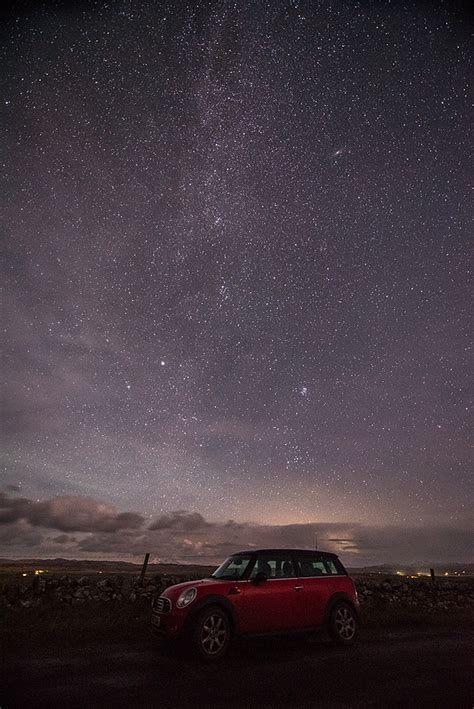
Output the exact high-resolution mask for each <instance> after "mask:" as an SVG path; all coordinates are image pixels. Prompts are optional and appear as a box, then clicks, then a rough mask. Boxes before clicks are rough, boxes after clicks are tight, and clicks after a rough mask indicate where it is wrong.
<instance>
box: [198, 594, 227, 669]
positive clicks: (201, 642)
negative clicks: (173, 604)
mask: <svg viewBox="0 0 474 709" xmlns="http://www.w3.org/2000/svg"><path fill="white" fill-rule="evenodd" d="M230 632H231V631H230V623H229V619H228V617H227V614H226V613H225V611H223V610H222V609H221V608H219V606H209V607H208V608H204V609H203V610H202V611H201V612H200V613H199V614H198V616H197V618H196V620H195V621H194V624H193V629H192V642H193V647H194V650H195V651H196V653H197V655H198V656H199V657H201V658H202V659H204V660H210V661H212V660H217V659H218V658H220V657H223V655H225V653H226V652H227V650H228V647H229V643H230Z"/></svg>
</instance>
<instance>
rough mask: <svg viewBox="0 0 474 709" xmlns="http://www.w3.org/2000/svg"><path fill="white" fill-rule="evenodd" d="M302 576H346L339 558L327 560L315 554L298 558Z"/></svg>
mask: <svg viewBox="0 0 474 709" xmlns="http://www.w3.org/2000/svg"><path fill="white" fill-rule="evenodd" d="M298 564H299V567H300V574H301V576H339V575H341V574H344V575H345V571H344V568H343V566H342V564H341V562H340V561H339V559H337V558H333V559H331V558H327V557H323V556H320V555H318V554H315V555H314V556H312V555H309V554H305V555H304V556H299V557H298Z"/></svg>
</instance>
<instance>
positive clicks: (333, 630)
mask: <svg viewBox="0 0 474 709" xmlns="http://www.w3.org/2000/svg"><path fill="white" fill-rule="evenodd" d="M328 629H329V634H330V635H331V637H332V638H333V640H335V641H336V642H338V643H339V644H341V645H350V644H351V643H352V642H354V640H355V638H356V635H357V616H356V614H355V611H354V609H353V608H352V606H350V605H349V604H348V603H336V605H335V606H334V608H333V609H332V610H331V615H330V616H329V625H328Z"/></svg>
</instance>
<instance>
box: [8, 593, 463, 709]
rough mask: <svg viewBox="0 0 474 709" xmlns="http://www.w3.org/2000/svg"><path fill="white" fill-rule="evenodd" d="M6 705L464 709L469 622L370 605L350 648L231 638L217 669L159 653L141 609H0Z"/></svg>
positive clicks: (311, 641)
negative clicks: (357, 635)
mask: <svg viewBox="0 0 474 709" xmlns="http://www.w3.org/2000/svg"><path fill="white" fill-rule="evenodd" d="M2 613H3V617H2V618H1V642H2V653H3V657H4V667H3V672H2V695H1V701H0V704H1V706H2V709H8V708H9V707H11V708H13V707H28V708H34V707H38V708H40V707H67V708H68V709H69V708H70V707H81V708H84V707H112V706H113V707H129V706H130V707H132V706H133V707H155V706H156V707H187V706H194V707H226V706H232V707H254V706H255V707H275V706H280V707H283V706H288V707H303V706H304V707H306V706H307V707H316V706H317V707H371V706H372V707H381V706H383V707H392V706H393V707H402V706H403V707H406V706H412V707H415V706H416V707H424V706H426V707H428V706H429V707H466V708H467V707H471V706H472V700H473V699H474V692H473V687H472V682H471V677H472V667H471V666H470V664H471V663H470V661H469V647H470V644H471V642H472V630H471V629H472V622H471V617H470V615H469V614H468V613H467V612H465V611H462V610H460V609H451V610H449V611H445V612H441V611H439V612H436V613H429V614H426V613H425V614H423V613H420V611H416V610H415V609H398V610H395V609H393V608H390V609H387V608H385V609H384V608H382V607H381V608H378V609H374V610H373V611H372V612H371V614H370V615H368V616H367V617H366V618H365V620H364V623H363V626H362V629H361V636H360V640H359V642H358V643H357V645H355V646H354V647H353V648H339V647H336V646H334V645H333V644H332V643H331V642H329V641H328V640H327V639H326V638H325V636H324V634H323V633H320V634H319V635H318V636H316V637H314V636H313V637H311V638H309V637H302V636H293V637H278V638H254V639H245V640H244V639H242V640H239V641H238V642H236V643H235V645H234V647H233V648H232V650H231V652H230V654H229V656H228V657H227V658H225V659H224V660H223V661H222V662H220V663H218V665H217V666H212V667H208V666H203V665H202V664H200V663H197V662H195V661H193V660H191V659H190V658H189V657H187V656H186V654H184V655H182V654H174V653H171V654H170V653H169V652H168V651H167V650H166V649H165V648H164V647H163V646H162V645H161V643H160V642H159V641H157V640H155V639H154V638H152V637H151V636H150V634H149V629H148V619H149V613H150V608H149V604H148V603H145V602H137V603H134V604H124V603H122V604H110V603H106V604H102V603H96V604H87V605H83V606H73V607H70V606H58V605H53V604H52V605H49V606H48V605H45V606H41V607H38V608H28V609H20V608H13V609H12V608H10V609H8V612H6V611H2Z"/></svg>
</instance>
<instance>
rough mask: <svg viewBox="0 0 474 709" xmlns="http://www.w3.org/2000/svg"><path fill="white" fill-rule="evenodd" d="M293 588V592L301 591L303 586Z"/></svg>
mask: <svg viewBox="0 0 474 709" xmlns="http://www.w3.org/2000/svg"><path fill="white" fill-rule="evenodd" d="M293 588H294V589H295V591H301V589H302V588H304V586H293Z"/></svg>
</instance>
